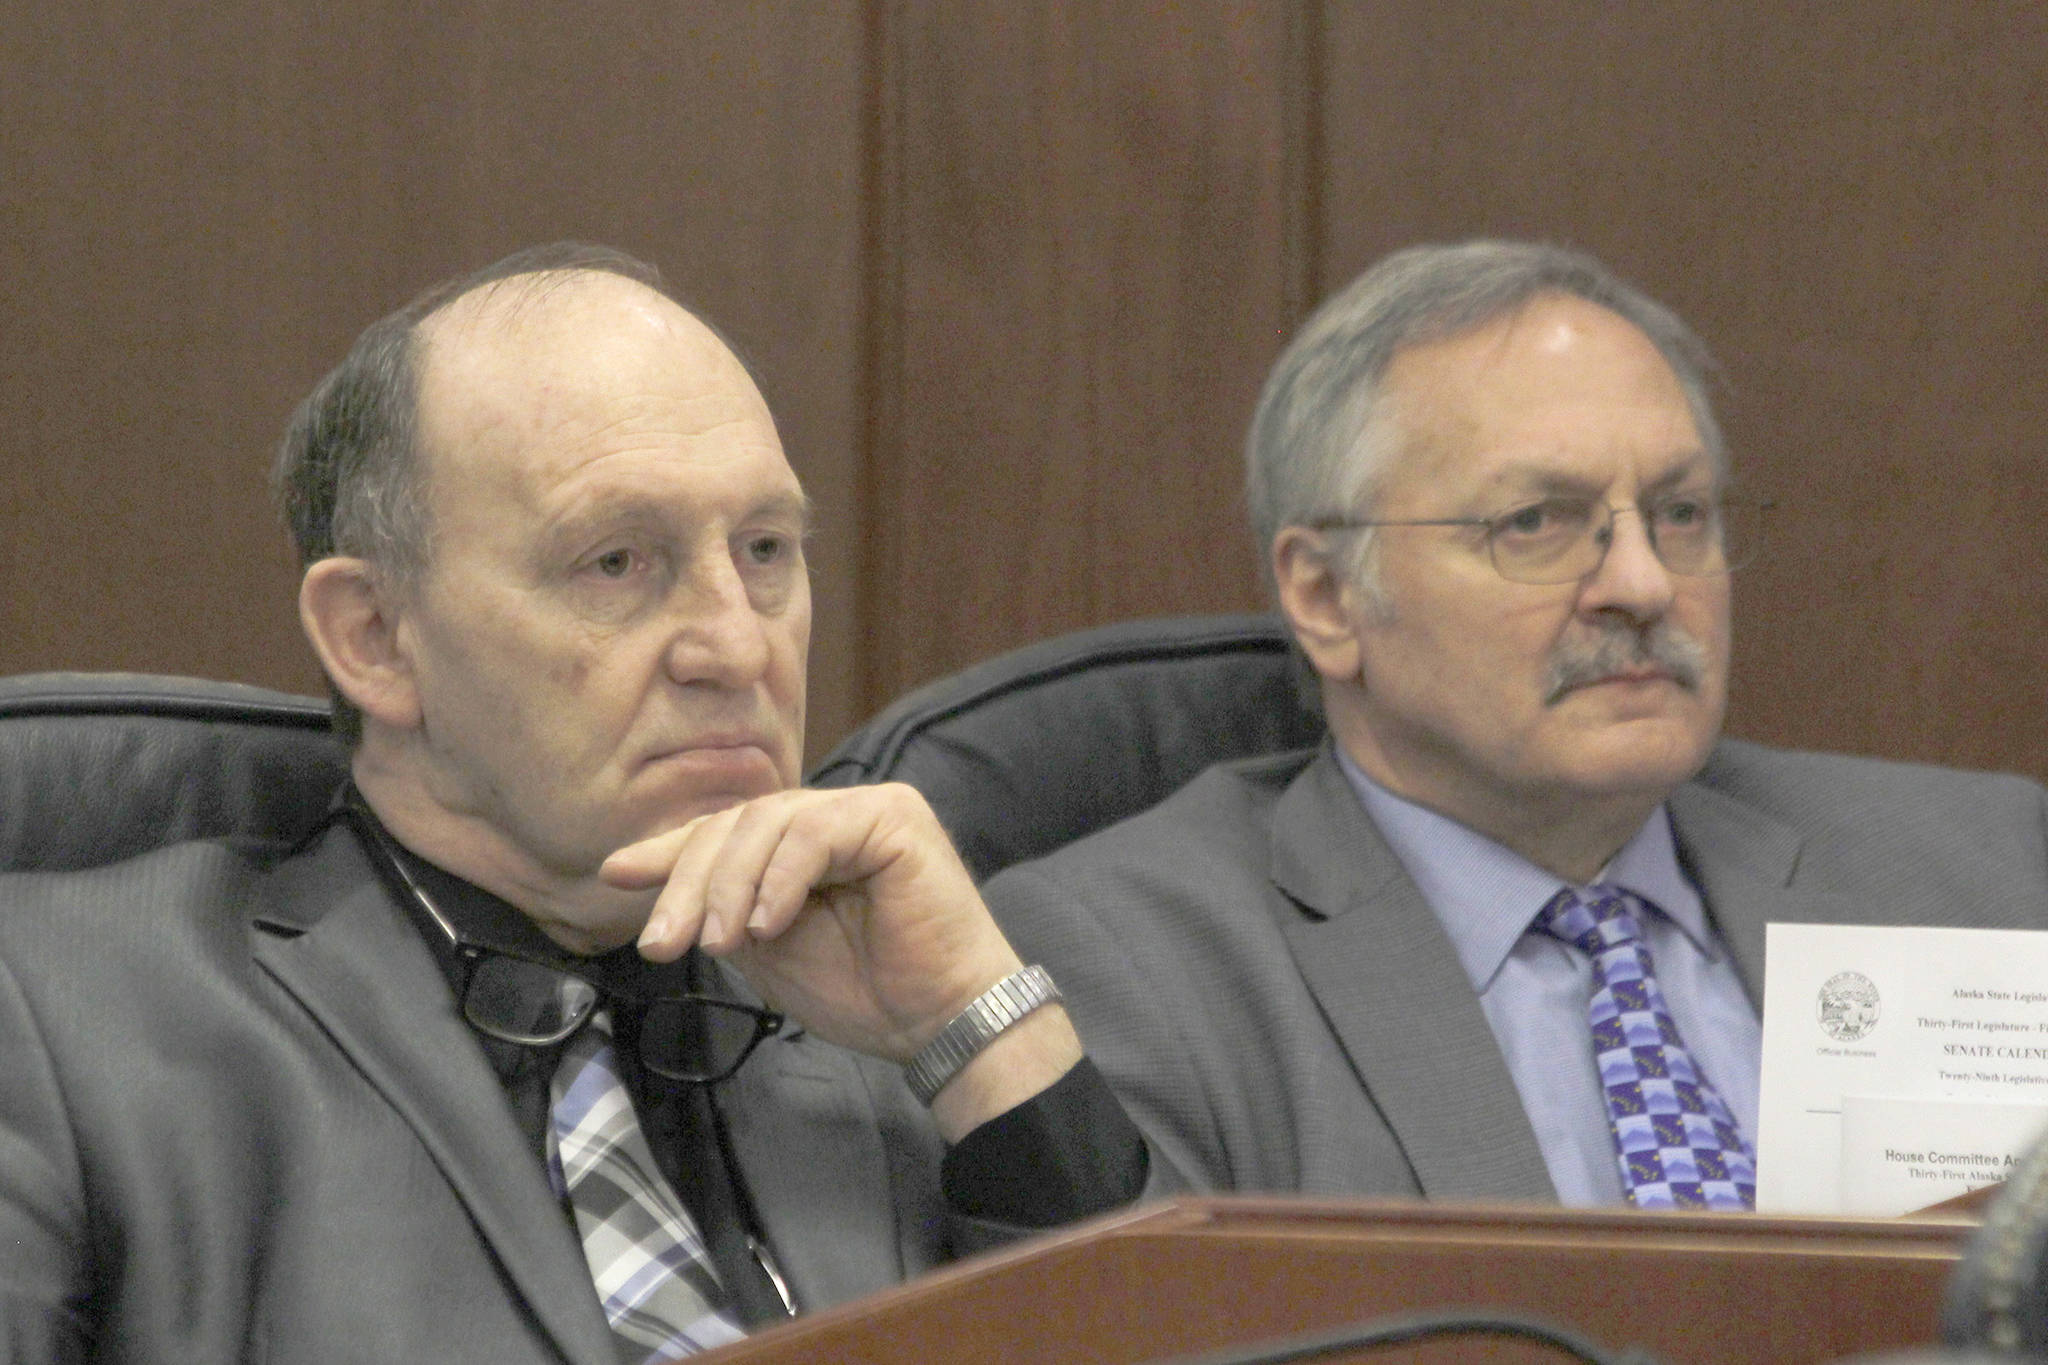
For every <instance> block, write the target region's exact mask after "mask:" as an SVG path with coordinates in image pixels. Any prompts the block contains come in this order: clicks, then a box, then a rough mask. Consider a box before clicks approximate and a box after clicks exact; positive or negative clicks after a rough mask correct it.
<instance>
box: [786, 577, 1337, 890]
mask: <svg viewBox="0 0 2048 1365" xmlns="http://www.w3.org/2000/svg"><path fill="white" fill-rule="evenodd" d="M1290 648H1291V647H1290V643H1289V639H1288V635H1287V631H1286V628H1285V627H1284V626H1283V625H1281V624H1280V622H1278V621H1277V620H1275V619H1273V618H1272V617H1268V616H1189V617H1169V618H1163V619H1158V620H1146V621H1132V622H1126V623H1122V624H1119V625H1113V626H1104V627H1101V628H1099V629H1095V630H1087V631H1081V632H1078V633H1076V634H1072V635H1064V636H1060V637H1058V638H1057V639H1053V640H1048V641H1045V642H1043V643H1040V644H1035V645H1029V646H1027V647H1025V648H1023V649H1019V650H1015V651H1012V652H1011V653H1008V654H1004V655H1001V656H999V657H997V658H994V659H991V660H989V661H988V662H986V663H981V664H976V665H975V666H974V667H972V668H969V669H966V670H965V671H963V672H960V673H956V674H954V675H952V676H951V677H947V678H942V679H940V680H939V681H937V682H934V683H931V684H929V685H927V686H925V687H922V688H919V689H918V690H917V691H915V692H911V693H909V694H908V695H906V696H904V697H902V698H901V699H899V700H898V701H896V702H894V703H893V704H891V705H890V706H889V707H888V708H887V709H885V710H884V711H882V713H881V714H880V715H878V716H876V717H875V718H874V719H873V720H871V721H869V722H868V723H867V724H866V725H864V726H862V727H861V728H860V729H859V730H857V731H855V732H854V733H853V734H852V735H851V736H849V737H848V738H847V739H846V741H845V742H844V743H842V744H841V745H840V746H839V747H838V748H837V749H835V750H833V751H832V753H831V754H829V755H828V756H827V757H826V758H825V760H824V761H823V762H822V763H821V764H819V766H818V768H817V769H816V770H815V771H814V772H813V773H812V774H811V785H813V786H821V787H844V786H853V785H856V784H858V783H863V782H907V783H909V784H910V785H911V786H913V787H916V788H917V789H918V790H919V791H921V792H923V793H924V795H925V798H926V799H927V800H928V801H930V802H931V804H932V807H933V809H934V810H935V811H937V812H938V816H939V820H940V821H941V823H943V824H944V825H945V826H946V829H947V832H948V833H950V834H951V835H952V836H953V841H954V843H955V844H956V845H958V846H959V849H960V854H961V857H962V858H964V859H965V860H966V862H967V866H968V867H969V869H971V870H972V871H973V873H974V875H975V877H976V878H977V879H980V878H983V877H987V876H989V875H990V874H992V873H994V872H997V871H999V870H1001V869H1002V868H1004V867H1007V866H1009V865H1010V864H1011V863H1014V862H1021V861H1023V860H1024V859H1027V858H1035V857H1038V856H1039V855H1041V854H1045V853H1049V852H1051V851H1052V850H1053V849H1055V848H1058V847H1059V846H1060V845H1062V844H1065V843H1068V842H1070V841H1071V840H1074V839H1078V838H1080V837H1081V836H1082V835H1084V834H1087V833H1090V832H1092V831H1094V830H1097V829H1100V828H1102V827H1103V826H1105V825H1109V824H1112V823H1114V822H1115V821H1118V820H1121V819H1123V818H1124V817H1126V816H1129V815H1135V814H1137V813H1138V812H1139V811H1142V810H1144V809H1146V808H1147V807H1149V806H1152V805H1154V804H1156V803H1157V802H1159V801H1161V800H1163V799H1165V798H1166V797H1167V796H1168V795H1170V794H1171V793H1172V792H1173V791H1174V790H1176V789H1177V788H1179V787H1181V786H1182V785H1184V784H1185V783H1186V782H1188V781H1189V780H1190V779H1191V778H1193V777H1194V776H1195V775H1196V774H1198V773H1200V772H1201V771H1202V769H1204V768H1206V767H1208V766H1210V765H1211V764H1213V763H1220V762H1222V761H1224V760H1226V759H1232V758H1244V757H1247V756H1250V755H1253V754H1262V753H1273V752H1277V751H1279V750H1283V749H1295V748H1302V747H1305V746H1307V745H1310V744H1314V743H1315V742H1317V740H1319V739H1320V738H1321V737H1322V733H1323V719H1322V716H1321V714H1320V712H1319V711H1318V710H1317V708H1316V706H1315V704H1314V702H1313V699H1312V697H1311V694H1310V693H1309V691H1308V689H1307V687H1306V686H1305V684H1304V682H1303V680H1302V678H1301V677H1300V676H1299V673H1298V665H1297V664H1296V663H1295V661H1294V660H1293V657H1292V655H1291V652H1290Z"/></svg>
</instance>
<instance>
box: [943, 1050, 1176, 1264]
mask: <svg viewBox="0 0 2048 1365" xmlns="http://www.w3.org/2000/svg"><path fill="white" fill-rule="evenodd" d="M1145 1167H1146V1156H1145V1140H1144V1138H1143V1137H1141V1136H1140V1135H1139V1133H1138V1129H1137V1125H1136V1124H1134V1123H1132V1122H1131V1120H1130V1117H1129V1115H1127V1114H1125V1113H1124V1110H1123V1106H1122V1105H1121V1104H1119V1103H1117V1099H1116V1096H1115V1095H1114V1094H1112V1093H1111V1092H1110V1089H1109V1083H1108V1082H1107V1081H1105V1080H1103V1079H1102V1073H1101V1072H1099V1071H1097V1070H1096V1069H1095V1064H1094V1063H1093V1062H1091V1061H1089V1060H1088V1059H1087V1058H1085V1057H1084V1058H1082V1059H1081V1060H1080V1061H1079V1062H1076V1063H1075V1064H1074V1065H1073V1067H1072V1068H1071V1069H1069V1070H1068V1072H1067V1074H1066V1075H1064V1076H1062V1077H1060V1078H1059V1079H1058V1080H1057V1081H1054V1082H1053V1083H1052V1084H1051V1085H1049V1086H1047V1087H1046V1088H1045V1089H1044V1090H1042V1091H1040V1092H1039V1093H1038V1094H1036V1095H1034V1096H1032V1097H1031V1098H1030V1099H1028V1100H1026V1101H1024V1103H1022V1104H1020V1105H1018V1106H1017V1107H1016V1108H1014V1109H1011V1110H1009V1111H1007V1112H1005V1113H1001V1114H998V1115H996V1116H995V1117H994V1118H992V1119H990V1120H989V1121H988V1122H986V1123H984V1124H982V1125H981V1126H980V1127H978V1128H976V1129H974V1131H972V1132H970V1133H969V1134H967V1136H966V1137H964V1138H962V1139H960V1141H959V1142H958V1143H957V1144H955V1145H954V1147H953V1149H952V1150H951V1151H949V1152H947V1153H946V1159H945V1164H944V1166H943V1167H942V1168H941V1171H940V1182H941V1188H942V1189H943V1190H944V1191H945V1195H946V1202H947V1204H949V1205H950V1206H951V1207H952V1209H953V1211H954V1212H955V1213H956V1214H961V1215H964V1216H966V1217H968V1218H973V1219H979V1220H982V1221H985V1222H994V1223H1008V1224H1011V1225H1013V1226H1016V1227H1024V1228H1049V1227H1055V1226H1057V1225H1059V1224H1061V1223H1068V1222H1072V1221H1073V1220H1075V1219H1077V1218H1086V1217H1088V1216H1090V1215H1091V1214H1097V1213H1105V1212H1107V1211H1108V1210H1110V1209H1113V1208H1115V1207H1117V1206H1118V1205H1120V1204H1128V1203H1130V1202H1131V1201H1132V1200H1133V1199H1136V1198H1137V1197H1138V1196H1139V1194H1140V1193H1142V1192H1143V1190H1144V1188H1145Z"/></svg>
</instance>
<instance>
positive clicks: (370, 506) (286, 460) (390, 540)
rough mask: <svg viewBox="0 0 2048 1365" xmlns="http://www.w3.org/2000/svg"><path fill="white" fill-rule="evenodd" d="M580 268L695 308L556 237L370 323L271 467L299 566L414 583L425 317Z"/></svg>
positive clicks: (339, 713) (354, 735)
mask: <svg viewBox="0 0 2048 1365" xmlns="http://www.w3.org/2000/svg"><path fill="white" fill-rule="evenodd" d="M575 271H597V272H601V273H604V274H611V275H622V276H624V277H625V278H627V279H629V280H634V281H636V282H638V283H640V284H644V285H646V286H647V287H648V288H649V289H652V290H654V291H655V292H657V293H659V294H661V295H663V296H664V297H667V298H669V299H671V300H674V301H675V302H676V303H677V305H678V306H680V307H684V308H686V309H687V308H688V305H687V304H684V303H683V302H682V300H680V299H677V298H676V297H675V295H674V294H673V293H672V292H670V290H669V289H668V287H667V286H666V285H665V284H664V283H663V281H662V278H661V272H660V271H659V270H658V269H656V268H655V267H654V266H652V265H650V264H648V263H647V262H645V261H642V260H639V259H638V258H636V257H633V256H629V255H627V254H626V253H625V252H623V251H617V250H614V249H612V248H611V247H604V246H591V245H587V244H585V243H582V242H555V243H551V244H549V245H547V246H538V247H530V248H528V249H527V250H524V251H520V252H516V253H514V254H513V255H510V256H507V257H505V258H504V259H503V260H501V261H497V262H495V263H493V264H491V265H488V266H485V267H484V268H483V269H481V270H478V271H475V272H473V273H471V274H467V275H463V276H460V277H458V278H455V279H452V280H446V281H443V282H442V283H440V284H437V285H434V286H433V287H432V288H430V289H428V290H427V291H426V292H424V293H422V294H420V295H419V296H418V297H417V298H415V299H413V301H412V302H410V303H408V304H406V305H405V306H404V307H403V308H400V309H399V310H398V311H397V312H395V313H392V314H390V315H389V316H387V317H383V318H379V319H378V320H377V321H376V322H373V323H371V324H370V325H369V327H367V328H365V329H364V331H363V334H362V335H361V336H359V337H357V338H356V342H355V345H354V346H352V347H350V348H349V352H348V355H347V356H346V357H345V358H344V359H343V360H342V362H341V364H339V365H337V366H336V367H335V368H334V370H333V371H332V372H331V373H330V374H328V376H327V377H326V378H324V379H322V380H321V381H320V382H319V383H318V384H317V385H315V386H314V388H313V392H312V393H311V394H309V395H308V396H307V398H306V400H305V401H304V402H303V403H301V404H299V406H298V410H297V411H296V412H294V413H293V414H292V418H291V422H290V423H289V424H288V425H287V427H286V428H285V434H284V440H283V442H282V443H281V444H280V445H279V447H278V452H277V461H276V463H275V464H274V465H273V466H272V469H271V487H272V490H273V491H274V493H275V494H276V497H277V500H278V504H279V506H280V508H281V509H282V510H283V512H284V518H285V521H286V523H287V524H288V525H289V526H290V528H291V533H292V540H293V543H294V544H295V545H296V546H297V547H298V552H299V560H300V562H301V563H302V564H306V565H310V564H312V563H313V562H314V561H315V560H320V559H325V558H328V557H329V556H331V555H350V556H354V557H356V558H360V559H363V560H366V561H368V562H369V563H370V564H371V565H372V566H373V567H374V568H375V569H376V570H377V571H378V572H379V573H381V574H383V575H385V576H386V578H387V579H388V581H390V582H391V583H393V584H394V585H397V586H400V587H404V586H407V585H410V584H413V583H415V582H417V581H418V578H419V575H420V574H421V573H422V572H424V571H425V569H426V567H427V563H428V557H429V552H430V549H431V542H432V536H433V527H432V524H431V521H430V519H429V516H428V500H427V496H426V493H427V470H426V462H425V461H424V460H422V459H421V458H420V449H419V442H418V433H419V419H418V405H419V358H420V342H419V329H420V324H421V323H423V322H424V321H426V319H427V318H429V317H431V316H432V315H433V314H435V313H437V312H439V311H440V310H441V309H442V308H445V307H446V306H447V305H449V304H450V303H453V302H454V301H455V300H457V299H459V298H461V297H463V296H464V295H466V294H469V293H471V292H473V291H475V290H477V289H481V288H484V287H486V286H490V285H494V284H497V283H499V282H500V281H504V280H509V279H512V278H514V277H516V276H523V275H543V274H546V275H556V274H562V273H567V272H575ZM707 325H708V324H707ZM742 363H744V362H742ZM330 690H331V689H330ZM333 699H334V728H335V729H336V730H337V731H338V732H339V733H340V734H341V735H342V736H343V737H344V738H346V739H348V740H350V741H351V742H353V741H355V740H356V739H359V738H360V737H361V734H362V716H361V714H360V713H359V712H358V711H357V710H356V708H355V707H354V706H352V705H351V704H349V702H348V701H347V700H346V699H344V698H343V697H342V696H341V695H340V693H339V692H334V693H333Z"/></svg>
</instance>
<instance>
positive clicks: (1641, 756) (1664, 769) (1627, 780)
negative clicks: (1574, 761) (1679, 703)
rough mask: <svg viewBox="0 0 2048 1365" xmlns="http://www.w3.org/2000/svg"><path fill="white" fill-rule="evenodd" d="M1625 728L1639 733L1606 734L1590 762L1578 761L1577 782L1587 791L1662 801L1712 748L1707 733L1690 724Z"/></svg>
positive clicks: (1698, 764) (1689, 776)
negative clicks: (1579, 763) (1607, 735)
mask: <svg viewBox="0 0 2048 1365" xmlns="http://www.w3.org/2000/svg"><path fill="white" fill-rule="evenodd" d="M1627 728H1629V729H1631V730H1635V731H1637V733H1631V734H1623V735H1614V736H1610V737H1609V738H1608V739H1607V741H1606V742H1605V743H1603V744H1602V745H1601V746H1600V749H1601V751H1600V752H1599V753H1597V754H1595V755H1589V756H1588V757H1589V758H1591V760H1592V761H1591V762H1588V763H1584V764H1581V765H1578V766H1579V769H1580V781H1579V783H1578V785H1579V786H1581V787H1582V788H1583V789H1585V790H1586V791H1587V792H1589V793H1592V792H1599V793H1602V794H1607V795H1615V796H1620V795H1625V794H1631V793H1637V794H1644V795H1649V794H1654V795H1656V797H1657V798H1658V799H1659V800H1661V799H1663V797H1664V796H1666V795H1668V794H1669V793H1670V792H1671V791H1672V789H1673V788H1675V787H1677V786H1678V785H1679V784H1681V783H1683V782H1686V781H1687V780H1689V779H1690V778H1691V777H1692V776H1693V775H1694V774H1695V773H1697V772H1699V770H1700V769H1701V768H1702V767H1704V766H1705V765H1706V761H1707V754H1708V753H1709V752H1710V751H1711V750H1712V749H1713V746H1714V741H1713V736H1712V735H1711V734H1708V735H1701V734H1700V733H1698V731H1696V730H1695V729H1694V728H1693V727H1691V726H1684V727H1671V726H1666V725H1660V726H1656V727H1627ZM1645 730H1647V733H1644V732H1643V731H1645ZM1674 730H1675V732H1674Z"/></svg>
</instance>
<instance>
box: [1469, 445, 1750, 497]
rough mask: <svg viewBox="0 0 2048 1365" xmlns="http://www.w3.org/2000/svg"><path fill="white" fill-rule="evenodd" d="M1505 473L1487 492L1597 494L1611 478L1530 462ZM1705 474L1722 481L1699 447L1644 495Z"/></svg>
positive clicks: (1674, 464) (1678, 460)
mask: <svg viewBox="0 0 2048 1365" xmlns="http://www.w3.org/2000/svg"><path fill="white" fill-rule="evenodd" d="M1503 473H1504V474H1505V476H1506V477H1504V478H1501V479H1499V480H1497V481H1495V482H1494V483H1492V484H1491V485H1490V486H1489V488H1488V489H1487V490H1486V493H1487V494H1497V495H1504V496H1507V497H1523V496H1530V495H1534V496H1537V497H1546V498H1548V497H1585V498H1590V497H1597V496H1598V495H1599V493H1600V490H1601V489H1603V488H1605V487H1607V484H1608V482H1609V481H1608V480H1605V479H1590V478H1585V477H1582V476H1580V475H1578V474H1574V473H1570V472H1568V471H1565V470H1561V469H1548V468H1544V467H1542V466H1540V465H1534V464H1526V465H1519V466H1512V467H1510V468H1509V469H1507V470H1504V471H1503ZM1702 475H1704V476H1705V477H1706V479H1707V481H1708V482H1710V483H1718V482H1719V481H1720V474H1719V471H1718V470H1716V469H1715V467H1714V460H1713V457H1712V456H1711V455H1709V454H1708V453H1707V452H1706V451H1705V450H1700V449H1695V450H1691V451H1688V452H1686V453H1685V454H1683V455H1680V456H1678V457H1677V458H1676V459H1675V460H1674V461H1673V462H1672V464H1671V467H1670V468H1668V469H1666V470H1665V471H1664V472H1663V473H1661V474H1659V475H1657V476H1656V477H1655V478H1653V479H1650V480H1648V481H1647V482H1645V483H1644V484H1643V486H1642V490H1641V494H1640V495H1644V496H1647V495H1654V494H1658V493H1664V492H1668V491H1669V490H1671V489H1673V488H1678V487H1681V486H1683V485H1685V484H1687V483H1690V482H1691V481H1693V480H1694V479H1696V478H1699V477H1700V476H1702Z"/></svg>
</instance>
